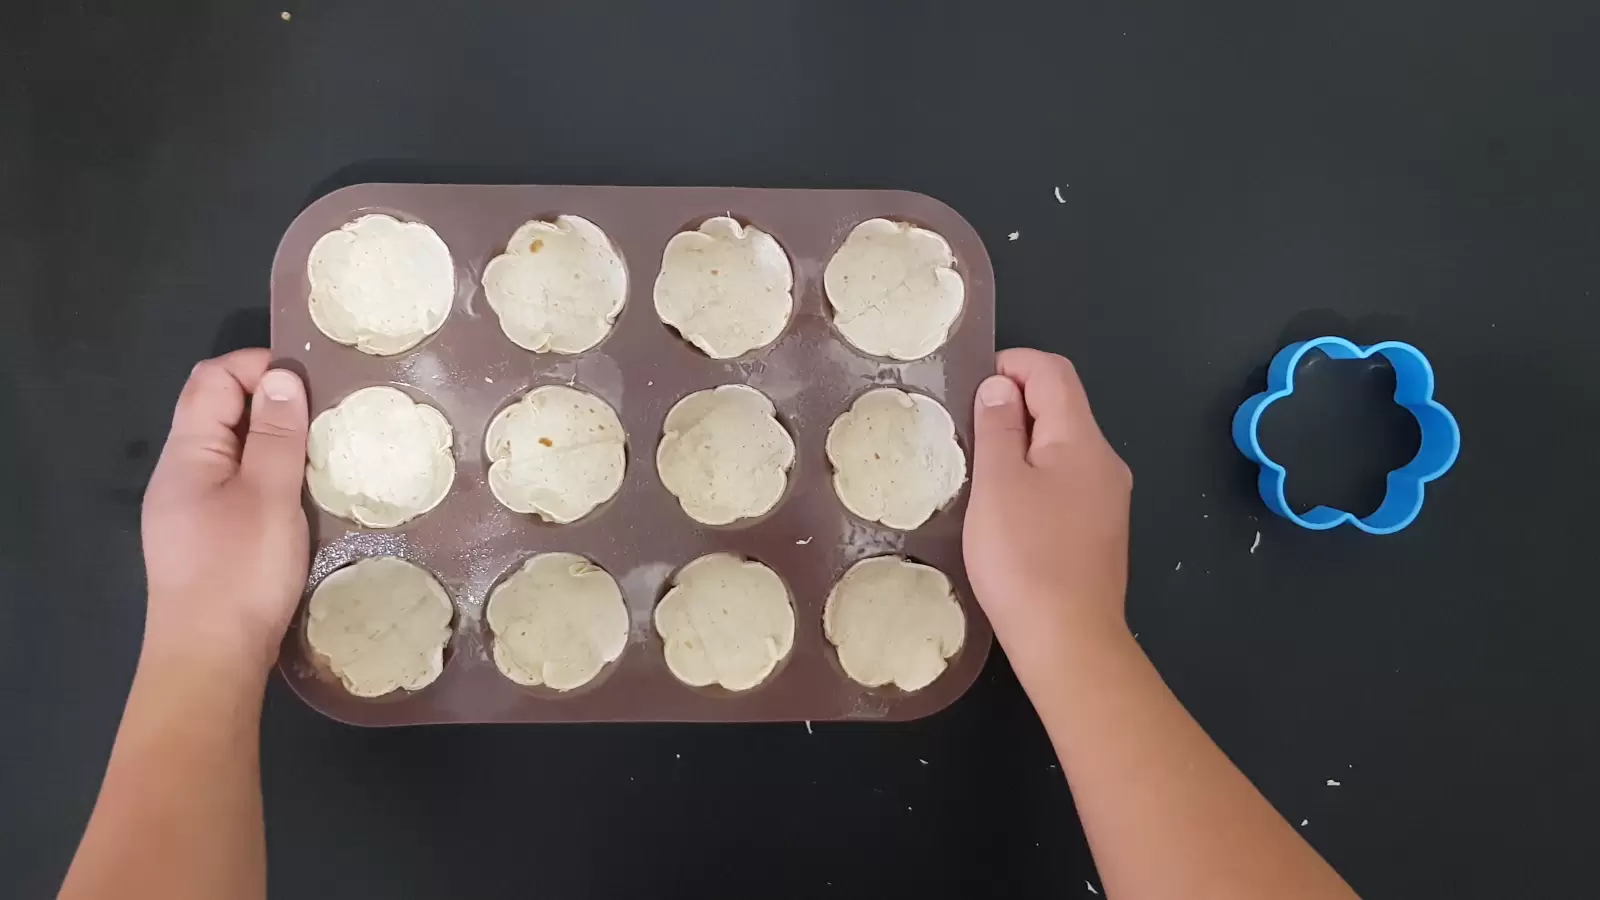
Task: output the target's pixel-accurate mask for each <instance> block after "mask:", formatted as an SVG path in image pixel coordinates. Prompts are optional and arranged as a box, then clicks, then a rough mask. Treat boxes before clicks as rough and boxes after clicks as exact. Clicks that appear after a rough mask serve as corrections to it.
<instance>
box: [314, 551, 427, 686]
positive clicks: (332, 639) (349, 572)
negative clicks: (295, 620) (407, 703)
mask: <svg viewBox="0 0 1600 900" xmlns="http://www.w3.org/2000/svg"><path fill="white" fill-rule="evenodd" d="M454 612H455V607H454V606H453V605H451V603H450V597H449V595H448V594H446V593H445V591H444V588H443V587H441V586H440V585H439V581H438V579H436V578H434V577H433V575H431V574H429V573H428V571H427V570H425V569H423V568H421V567H420V566H416V565H414V564H412V563H409V562H406V561H405V560H403V559H400V558H398V557H394V556H374V557H369V558H367V559H363V560H360V561H359V562H356V563H354V564H353V565H349V566H345V567H344V568H342V569H338V570H337V571H335V572H333V573H332V574H330V575H329V576H328V577H326V578H324V579H322V583H321V584H318V585H317V587H316V589H315V590H313V591H312V592H311V599H310V600H309V601H308V602H307V604H306V642H307V643H308V644H310V646H311V651H312V653H313V654H315V655H316V657H317V658H318V659H320V660H321V661H322V662H323V664H324V665H326V666H327V667H328V669H329V670H330V671H332V672H333V674H335V675H337V676H338V677H339V680H340V681H341V682H343V684H344V686H345V689H346V690H348V691H349V692H350V693H352V694H354V695H356V696H357V697H381V696H383V695H384V694H387V693H389V692H391V691H397V690H406V691H416V690H421V689H422V688H424V687H427V686H428V685H429V684H432V683H433V680H434V679H435V678H438V677H439V674H440V673H441V672H443V671H444V647H445V644H447V643H449V642H450V620H451V619H452V618H453V617H454Z"/></svg>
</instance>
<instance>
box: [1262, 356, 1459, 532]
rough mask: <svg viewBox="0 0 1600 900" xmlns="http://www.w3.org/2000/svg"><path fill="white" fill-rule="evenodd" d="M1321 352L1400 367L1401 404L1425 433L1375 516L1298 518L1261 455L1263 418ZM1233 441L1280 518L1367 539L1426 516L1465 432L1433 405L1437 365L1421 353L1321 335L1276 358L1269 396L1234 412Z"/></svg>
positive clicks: (1280, 473)
mask: <svg viewBox="0 0 1600 900" xmlns="http://www.w3.org/2000/svg"><path fill="white" fill-rule="evenodd" d="M1313 350H1320V351H1322V352H1323V353H1325V354H1327V356H1328V358H1330V359H1366V358H1368V357H1370V356H1372V355H1373V354H1375V353H1381V354H1383V357H1384V358H1385V359H1387V360H1388V361H1389V364H1390V365H1391V366H1393V367H1394V402H1396V403H1398V404H1400V405H1401V406H1403V407H1405V408H1406V409H1407V410H1409V411H1410V412H1411V414H1412V415H1413V416H1416V417H1417V425H1418V426H1420V427H1421V429H1422V446H1421V447H1419V448H1418V449H1417V455H1416V457H1414V458H1413V459H1412V460H1411V462H1408V463H1406V464H1405V465H1403V466H1401V467H1400V468H1398V469H1395V470H1394V471H1393V472H1390V473H1389V476H1388V492H1387V493H1386V494H1385V495H1384V497H1383V502H1382V503H1381V504H1379V505H1378V508H1377V510H1375V511H1374V512H1373V513H1372V515H1370V516H1367V517H1366V518H1365V519H1360V518H1357V517H1356V516H1355V515H1354V514H1353V513H1348V512H1345V511H1344V510H1342V509H1334V508H1333V507H1330V506H1319V507H1317V508H1315V509H1313V510H1311V511H1310V512H1308V513H1306V514H1305V515H1303V516H1302V515H1297V514H1296V513H1295V511H1294V510H1292V509H1290V508H1289V501H1288V500H1286V499H1284V495H1283V483H1284V479H1285V478H1286V477H1287V475H1288V473H1287V472H1286V471H1285V470H1284V468H1283V466H1280V465H1278V464H1277V463H1275V462H1273V461H1272V460H1271V459H1270V458H1268V456H1267V454H1266V451H1264V450H1262V449H1261V441H1260V439H1259V436H1258V434H1257V431H1258V430H1259V428H1260V425H1261V414H1262V413H1264V412H1266V409H1267V407H1268V406H1270V405H1272V404H1273V403H1276V402H1277V401H1279V400H1282V399H1283V398H1284V397H1287V396H1289V395H1290V394H1292V393H1294V370H1295V369H1296V368H1298V367H1299V365H1300V362H1301V360H1302V359H1304V358H1305V355H1306V354H1307V353H1310V352H1311V351H1313ZM1233 443H1234V446H1236V447H1238V448H1239V452H1240V453H1243V454H1244V455H1245V456H1247V457H1249V459H1250V461H1251V462H1253V463H1256V464H1257V465H1259V466H1260V467H1261V474H1260V476H1259V477H1258V478H1257V479H1256V487H1257V489H1258V490H1259V491H1260V492H1261V499H1262V500H1263V501H1265V502H1266V504H1267V508H1268V509H1271V510H1272V511H1273V512H1275V513H1277V514H1278V515H1280V516H1282V517H1284V518H1285V519H1288V520H1289V521H1291V522H1293V523H1295V524H1296V525H1299V526H1300V527H1302V528H1310V529H1313V530H1315V531H1323V530H1325V529H1329V528H1337V527H1339V526H1340V525H1343V524H1344V523H1346V522H1349V523H1350V524H1352V525H1354V526H1356V527H1357V528H1359V529H1361V530H1362V531H1365V532H1367V533H1368V534H1393V533H1395V532H1396V531H1399V530H1400V529H1402V528H1404V527H1406V526H1407V525H1410V524H1411V522H1412V520H1413V519H1415V518H1416V517H1417V513H1419V512H1422V486H1423V485H1425V484H1427V483H1428V482H1430V481H1432V480H1434V479H1435V478H1438V477H1439V476H1440V475H1443V474H1444V473H1445V472H1448V471H1449V470H1450V467H1451V466H1452V465H1454V464H1455V461H1456V454H1458V453H1460V452H1461V429H1460V427H1459V426H1457V425H1456V419H1455V416H1452V415H1450V410H1448V409H1445V408H1444V407H1443V406H1440V405H1439V404H1438V403H1437V402H1435V401H1434V399H1433V366H1431V365H1429V364H1428V358H1427V357H1426V356H1423V355H1422V351H1421V350H1418V349H1417V348H1415V347H1413V346H1411V345H1410V344H1406V343H1402V342H1400V341H1384V342H1382V343H1378V344H1372V345H1371V346H1368V347H1362V346H1360V345H1358V344H1353V343H1351V342H1350V341H1347V340H1345V339H1344V338H1341V337H1320V338H1314V339H1312V340H1309V341H1300V342H1299V343H1295V344H1290V345H1289V346H1287V347H1284V348H1283V349H1282V350H1279V351H1278V353H1277V355H1276V356H1274V357H1272V365H1270V366H1268V367H1267V390H1266V391H1265V392H1263V393H1260V394H1256V395H1255V396H1254V397H1251V398H1250V399H1249V400H1246V401H1245V402H1244V403H1243V404H1242V405H1241V406H1240V407H1239V411H1238V412H1236V413H1234V414H1233Z"/></svg>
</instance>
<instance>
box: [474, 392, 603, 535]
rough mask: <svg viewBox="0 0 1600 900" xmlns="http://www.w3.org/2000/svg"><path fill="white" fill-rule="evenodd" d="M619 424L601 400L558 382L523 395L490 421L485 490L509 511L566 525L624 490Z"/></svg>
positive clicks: (487, 437)
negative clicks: (487, 489) (487, 488)
mask: <svg viewBox="0 0 1600 900" xmlns="http://www.w3.org/2000/svg"><path fill="white" fill-rule="evenodd" d="M625 447H626V440H625V438H624V437H623V433H622V422H621V421H620V420H619V419H618V418H617V413H616V411H615V410H613V409H612V408H611V407H610V405H609V404H607V403H606V402H605V401H604V400H601V399H600V398H599V397H596V396H595V395H593V394H591V393H589V392H587V391H580V390H578V389H576V388H571V387H567V386H566V385H562V384H555V385H545V386H544V387H537V388H534V389H533V390H531V391H529V392H527V393H526V394H524V395H523V396H522V398H521V399H520V400H518V401H517V402H516V403H513V404H512V405H510V406H508V407H506V408H505V409H504V410H502V411H501V412H500V414H499V415H497V416H495V417H494V420H493V421H491V422H490V423H489V429H488V432H487V434H486V435H485V437H484V450H485V451H486V452H487V453H488V456H489V490H490V491H491V492H492V493H493V494H494V496H495V499H496V500H499V501H500V502H501V503H502V504H504V505H505V506H506V507H507V508H508V509H510V510H512V511H514V512H519V513H533V514H534V515H537V516H538V517H540V518H541V519H544V520H545V521H547V522H555V523H556V524H559V525H564V524H566V523H568V522H574V521H577V520H578V519H581V518H583V517H584V516H586V515H588V514H589V512H590V511H591V510H593V509H594V508H595V507H596V506H599V505H600V504H602V503H604V502H605V501H607V500H609V499H611V497H612V495H614V494H616V492H617V489H618V488H620V487H622V475H623V472H624V470H625V469H626V467H627V455H626V449H625Z"/></svg>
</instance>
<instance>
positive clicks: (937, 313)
mask: <svg viewBox="0 0 1600 900" xmlns="http://www.w3.org/2000/svg"><path fill="white" fill-rule="evenodd" d="M955 263H956V258H955V254H954V253H953V252H952V251H951V250H950V242H949V241H946V240H945V239H944V237H943V236H941V235H939V234H936V233H934V232H932V231H929V230H927V229H926V228H918V227H917V226H915V225H912V224H910V223H907V222H892V221H890V220H888V219H868V220H867V221H865V222H862V223H861V224H860V225H857V226H856V227H855V229H854V230H853V231H851V232H850V236H849V237H847V238H845V241H844V244H843V246H841V247H840V248H839V250H838V252H837V253H835V254H834V255H833V258H832V259H830V260H828V267H827V268H826V269H825V270H824V271H823V273H822V283H823V287H824V288H826V290H827V293H828V303H829V304H830V305H831V306H832V307H833V325H834V327H835V328H837V329H838V330H839V333H840V334H841V335H843V336H844V339H845V340H847V341H849V342H850V343H851V345H853V346H854V347H856V348H857V349H859V350H861V351H862V352H864V353H871V354H873V355H874V356H886V357H889V358H890V359H921V358H922V357H924V356H927V355H928V354H930V353H932V352H933V351H935V350H937V349H939V347H940V346H942V345H943V344H944V342H945V340H946V339H948V338H949V337H950V328H951V326H952V325H954V324H955V321H956V319H957V318H958V317H959V316H960V315H961V308H962V306H964V305H965V303H966V286H965V284H963V282H962V280H961V274H960V273H958V272H957V271H956V269H955Z"/></svg>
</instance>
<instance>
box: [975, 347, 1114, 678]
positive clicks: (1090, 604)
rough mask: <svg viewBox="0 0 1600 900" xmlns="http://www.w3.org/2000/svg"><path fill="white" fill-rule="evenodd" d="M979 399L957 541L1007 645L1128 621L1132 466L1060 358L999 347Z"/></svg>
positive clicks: (1012, 649) (1018, 646) (1016, 647)
mask: <svg viewBox="0 0 1600 900" xmlns="http://www.w3.org/2000/svg"><path fill="white" fill-rule="evenodd" d="M996 369H997V371H998V373H999V374H997V375H993V376H990V377H989V378H988V379H987V380H985V381H984V382H983V384H982V385H980V386H979V388H978V395H977V398H976V402H975V404H974V408H975V415H976V444H977V446H976V447H975V448H974V452H973V457H974V458H973V475H972V500H971V502H970V504H969V505H968V508H967V518H966V525H965V536H964V538H963V549H964V551H965V555H966V562H967V574H968V576H969V577H970V578H971V580H972V587H973V590H974V592H975V593H976V594H977V598H978V603H979V604H980V605H981V606H982V607H983V610H984V612H985V613H987V614H988V616H989V620H990V622H991V623H992V624H993V625H994V629H995V634H996V636H998V637H999V638H1000V642H1001V644H1002V645H1003V646H1004V647H1005V648H1006V650H1007V652H1008V653H1010V654H1012V655H1013V656H1014V655H1016V654H1017V653H1018V652H1019V651H1020V652H1026V650H1027V649H1028V648H1029V647H1031V646H1034V645H1035V643H1036V642H1038V641H1044V642H1046V645H1047V646H1046V647H1041V650H1043V651H1044V652H1049V649H1048V645H1049V644H1050V643H1051V641H1052V638H1053V637H1054V638H1060V637H1064V636H1069V635H1071V634H1073V633H1076V632H1080V631H1083V630H1085V629H1104V628H1107V627H1109V628H1113V629H1123V630H1125V629H1126V628H1127V625H1126V620H1125V618H1124V614H1123V598H1124V594H1125V592H1126V590H1127V584H1128V505H1129V498H1130V495H1131V493H1132V490H1133V475H1132V474H1131V473H1130V472H1129V471H1128V466H1127V464H1126V463H1124V462H1123V461H1122V459H1121V457H1119V456H1117V453H1116V451H1115V450H1113V449H1111V445H1110V444H1109V443H1107V442H1106V439H1105V436H1104V435H1102V434H1101V433H1100V427H1099V426H1098V425H1097V424H1095V421H1094V415H1093V414H1092V413H1091V412H1090V410H1089V398H1088V397H1087V396H1086V395H1085V394H1084V390H1083V383H1082V382H1081V381H1079V380H1078V373H1077V371H1076V370H1075V369H1074V368H1073V367H1072V363H1071V362H1068V361H1067V360H1066V359H1065V358H1064V357H1060V356H1056V355H1054V354H1051V353H1043V352H1040V351H1038V350H1027V349H1018V350H1006V351H1004V352H1002V353H1001V354H1000V355H999V356H998V357H997V360H996Z"/></svg>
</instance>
